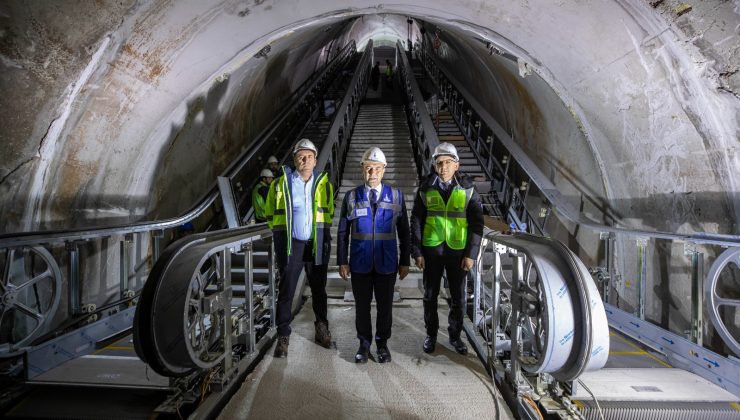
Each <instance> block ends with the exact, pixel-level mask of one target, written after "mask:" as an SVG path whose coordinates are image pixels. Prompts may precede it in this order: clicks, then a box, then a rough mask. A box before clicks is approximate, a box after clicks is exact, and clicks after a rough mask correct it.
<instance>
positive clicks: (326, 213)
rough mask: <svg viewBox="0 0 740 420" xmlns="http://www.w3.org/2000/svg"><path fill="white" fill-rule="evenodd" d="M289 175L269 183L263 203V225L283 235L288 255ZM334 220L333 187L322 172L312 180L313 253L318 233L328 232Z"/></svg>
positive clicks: (290, 219)
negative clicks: (265, 219)
mask: <svg viewBox="0 0 740 420" xmlns="http://www.w3.org/2000/svg"><path fill="white" fill-rule="evenodd" d="M290 174H291V172H290V171H289V170H284V171H283V175H281V176H280V178H278V179H276V180H274V181H272V184H270V191H269V192H268V193H267V201H266V202H265V217H266V218H267V225H268V226H269V227H270V229H272V230H274V231H286V236H287V237H286V239H287V251H288V255H290V251H291V245H292V241H291V239H292V236H293V235H292V232H293V203H292V202H291V197H290V193H289V192H290V186H289V183H290V180H289V179H288V177H289V175H290ZM333 217H334V187H333V186H332V185H331V182H329V176H328V175H327V174H326V172H321V173H320V174H318V176H315V177H314V184H313V226H312V229H313V235H312V236H313V245H314V246H313V253H314V255H315V254H316V250H317V246H318V245H319V244H317V241H318V239H319V236H320V235H318V234H317V230H318V229H324V228H326V229H329V228H330V227H331V222H332V218H333Z"/></svg>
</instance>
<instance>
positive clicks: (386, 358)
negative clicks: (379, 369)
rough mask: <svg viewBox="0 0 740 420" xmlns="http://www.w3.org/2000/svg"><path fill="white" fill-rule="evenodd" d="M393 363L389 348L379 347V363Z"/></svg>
mask: <svg viewBox="0 0 740 420" xmlns="http://www.w3.org/2000/svg"><path fill="white" fill-rule="evenodd" d="M390 361H391V352H390V351H389V350H388V347H387V346H382V347H378V363H388V362H390Z"/></svg>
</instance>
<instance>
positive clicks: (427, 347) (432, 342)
mask: <svg viewBox="0 0 740 420" xmlns="http://www.w3.org/2000/svg"><path fill="white" fill-rule="evenodd" d="M436 345H437V337H432V336H431V335H428V336H427V338H425V339H424V353H431V352H433V351H434V347H435V346H436Z"/></svg>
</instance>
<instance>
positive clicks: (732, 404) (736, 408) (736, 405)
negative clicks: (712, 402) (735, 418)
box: [730, 403, 740, 411]
mask: <svg viewBox="0 0 740 420" xmlns="http://www.w3.org/2000/svg"><path fill="white" fill-rule="evenodd" d="M730 405H731V406H732V407H733V408H734V409H735V410H737V411H740V404H738V403H730Z"/></svg>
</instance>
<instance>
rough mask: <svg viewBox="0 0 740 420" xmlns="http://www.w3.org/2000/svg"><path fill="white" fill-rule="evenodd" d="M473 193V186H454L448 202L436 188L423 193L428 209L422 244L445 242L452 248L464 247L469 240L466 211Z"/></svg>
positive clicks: (431, 244)
mask: <svg viewBox="0 0 740 420" xmlns="http://www.w3.org/2000/svg"><path fill="white" fill-rule="evenodd" d="M472 195H473V189H472V188H461V187H460V186H459V185H455V187H454V188H453V190H452V193H451V194H450V198H449V200H447V204H445V201H444V199H443V198H442V195H441V194H440V193H439V191H437V190H436V189H430V190H428V191H427V192H426V193H425V194H424V195H422V199H423V200H424V206H425V207H426V209H427V217H426V222H425V223H424V233H423V235H422V245H424V246H428V247H434V246H438V245H439V244H441V243H442V242H445V243H446V244H447V246H449V247H450V248H451V249H454V250H460V249H464V248H465V244H466V243H467V241H468V219H467V217H465V211H466V209H467V208H468V203H469V202H470V197H472Z"/></svg>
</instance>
